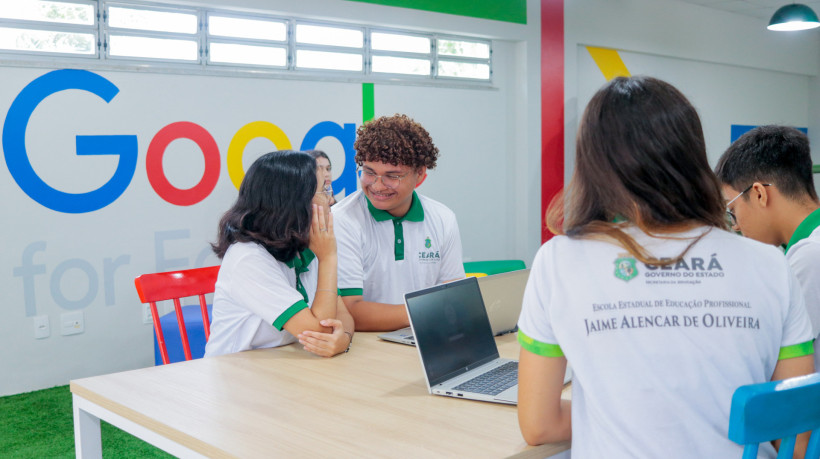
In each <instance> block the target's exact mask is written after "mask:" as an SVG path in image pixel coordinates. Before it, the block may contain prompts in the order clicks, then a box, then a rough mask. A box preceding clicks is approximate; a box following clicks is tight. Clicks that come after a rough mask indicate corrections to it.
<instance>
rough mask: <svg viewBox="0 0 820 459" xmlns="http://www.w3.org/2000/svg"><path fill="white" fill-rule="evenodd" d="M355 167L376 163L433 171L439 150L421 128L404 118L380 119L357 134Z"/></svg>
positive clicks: (398, 116) (369, 123)
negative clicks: (366, 162) (368, 162)
mask: <svg viewBox="0 0 820 459" xmlns="http://www.w3.org/2000/svg"><path fill="white" fill-rule="evenodd" d="M356 137H357V138H356V142H355V143H354V144H353V148H355V149H356V158H355V160H356V164H358V165H359V166H361V165H362V163H364V162H365V161H375V162H380V163H386V164H394V165H401V166H410V167H413V168H420V167H426V168H427V169H433V168H435V167H436V159H437V158H438V148H436V146H435V145H433V139H431V138H430V134H429V133H428V132H427V130H426V129H424V128H423V127H422V126H421V124H419V123H417V122H416V121H414V120H413V119H412V118H410V117H408V116H407V115H401V114H398V113H397V114H395V115H393V116H382V117H379V118H377V119H375V120H372V121H369V122H367V123H365V124H364V125H363V126H359V129H357V130H356Z"/></svg>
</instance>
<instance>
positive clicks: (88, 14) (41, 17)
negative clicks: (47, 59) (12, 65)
mask: <svg viewBox="0 0 820 459" xmlns="http://www.w3.org/2000/svg"><path fill="white" fill-rule="evenodd" d="M0 50H4V51H11V52H23V53H36V54H67V55H72V54H73V55H82V56H94V57H95V56H96V54H97V22H96V11H95V8H94V4H93V3H89V2H82V3H80V2H76V3H63V2H55V1H5V2H2V4H0Z"/></svg>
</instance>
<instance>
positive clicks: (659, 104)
mask: <svg viewBox="0 0 820 459" xmlns="http://www.w3.org/2000/svg"><path fill="white" fill-rule="evenodd" d="M575 158H576V159H575V173H574V176H573V178H572V181H571V182H570V185H569V189H568V194H567V195H568V200H567V205H566V210H564V206H563V204H564V202H563V200H561V199H559V200H553V202H552V204H551V205H550V210H549V216H548V226H549V228H550V230H552V231H553V232H556V233H558V234H561V233H565V234H567V235H568V236H570V237H578V238H590V237H591V238H599V237H604V238H612V239H615V240H616V241H618V242H619V243H620V244H621V245H622V246H623V247H624V248H626V249H627V250H628V251H629V252H630V253H632V255H633V256H635V258H637V259H639V260H641V261H642V262H644V263H649V264H665V263H668V261H667V262H664V261H661V260H657V259H655V258H654V257H652V256H651V255H650V254H649V253H647V252H646V251H645V249H643V247H641V246H639V245H638V244H637V243H636V242H635V240H634V239H633V238H632V237H631V236H629V235H628V234H627V233H625V232H624V231H623V228H624V227H625V226H626V225H628V224H632V225H636V226H638V227H639V228H641V229H642V230H644V231H645V232H648V233H650V234H652V233H655V232H659V233H671V232H675V230H676V229H680V228H682V227H685V226H687V225H692V224H701V225H705V226H710V227H717V228H724V229H725V228H726V219H725V210H726V208H725V205H724V203H723V197H722V195H721V191H720V185H719V183H718V180H717V177H716V176H715V174H714V173H713V172H712V169H711V168H710V167H709V162H708V160H707V158H706V144H705V142H704V139H703V129H702V127H701V123H700V118H699V117H698V114H697V111H696V110H695V108H694V107H693V106H692V104H691V103H689V101H688V100H687V99H686V97H685V96H684V95H683V94H681V92H680V91H678V90H677V89H676V88H675V87H674V86H672V85H670V84H669V83H666V82H664V81H661V80H658V79H655V78H651V77H645V76H636V77H628V78H627V77H618V78H615V79H613V80H612V81H610V82H609V83H608V84H606V85H605V86H604V87H603V88H601V89H600V90H599V91H598V92H597V93H596V94H595V95H594V96H593V97H592V100H590V102H589V104H588V105H587V108H586V110H585V111H584V115H583V118H582V120H581V123H580V127H579V130H578V136H577V148H576V155H575ZM624 220H625V221H624ZM619 221H622V222H620V223H619ZM695 242H697V240H695V241H693V242H692V244H694V243H695ZM690 247H691V245H690ZM687 250H688V249H687ZM684 253H685V251H684ZM682 255H683V254H681V256H682ZM673 261H674V260H673Z"/></svg>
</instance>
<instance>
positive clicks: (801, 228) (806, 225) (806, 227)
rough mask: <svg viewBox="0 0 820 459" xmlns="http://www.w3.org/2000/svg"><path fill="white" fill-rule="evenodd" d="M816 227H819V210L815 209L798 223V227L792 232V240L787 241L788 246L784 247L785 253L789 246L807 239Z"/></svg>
mask: <svg viewBox="0 0 820 459" xmlns="http://www.w3.org/2000/svg"><path fill="white" fill-rule="evenodd" d="M818 226H820V209H817V210H815V211H814V212H812V213H810V214H809V216H808V217H806V219H805V220H803V221H802V222H800V224H799V225H797V229H795V230H794V234H792V238H791V239H789V245H787V246H786V252H788V251H789V249H790V248H791V246H793V245H795V244H797V243H798V242H800V241H802V240H803V239H805V238H807V237H809V235H810V234H811V233H812V232H813V231H814V230H815V229H817V227H818Z"/></svg>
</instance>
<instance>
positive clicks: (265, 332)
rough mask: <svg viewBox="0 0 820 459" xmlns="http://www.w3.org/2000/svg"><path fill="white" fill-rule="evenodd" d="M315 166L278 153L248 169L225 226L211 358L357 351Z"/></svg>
mask: <svg viewBox="0 0 820 459" xmlns="http://www.w3.org/2000/svg"><path fill="white" fill-rule="evenodd" d="M316 189H317V188H316V161H315V160H314V159H313V158H312V157H311V156H310V155H308V154H306V153H302V152H296V151H277V152H272V153H267V154H265V155H263V156H261V157H259V158H258V159H257V160H256V161H254V163H253V164H252V165H251V167H250V168H248V171H247V173H246V174H245V178H244V179H243V180H242V185H241V186H240V187H239V196H238V197H237V199H236V202H235V203H234V205H233V206H232V207H231V208H230V209H229V210H228V211H227V212H226V213H225V215H223V217H222V219H221V220H220V222H219V235H218V240H217V242H216V243H215V244H214V245H213V246H214V247H213V248H214V252H216V254H217V255H218V256H219V257H220V258H222V265H221V266H220V268H219V276H218V278H217V281H216V290H215V292H214V302H213V321H212V323H211V335H210V338H209V339H208V343H207V345H206V346H205V356H206V357H208V356H214V355H220V354H229V353H233V352H240V351H245V350H249V349H258V348H268V347H276V346H283V345H285V344H289V343H292V342H294V341H296V340H297V339H298V340H299V342H300V343H301V344H302V345H303V346H304V348H305V349H306V350H308V351H310V352H313V353H314V354H317V355H320V356H323V357H330V356H333V355H336V354H339V353H341V352H346V351H347V350H348V349H349V348H350V343H351V341H352V340H353V328H354V326H353V319H352V317H351V316H350V314H349V313H348V312H347V308H345V305H344V303H342V301H341V300H340V299H339V296H338V290H337V281H336V279H337V276H336V262H337V258H338V256H337V253H336V240H335V236H334V231H333V217H332V216H328V218H327V220H325V212H323V211H322V210H321V205H322V204H324V205H327V203H326V202H317V200H326V199H327V195H326V194H325V193H316Z"/></svg>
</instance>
